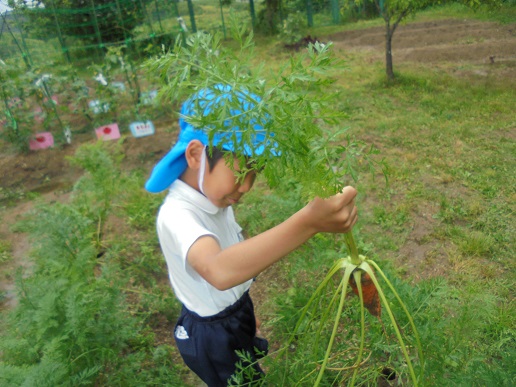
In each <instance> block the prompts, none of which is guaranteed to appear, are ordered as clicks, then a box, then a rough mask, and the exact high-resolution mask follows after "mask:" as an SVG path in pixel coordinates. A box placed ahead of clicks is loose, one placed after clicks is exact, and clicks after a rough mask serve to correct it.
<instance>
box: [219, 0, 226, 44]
mask: <svg viewBox="0 0 516 387" xmlns="http://www.w3.org/2000/svg"><path fill="white" fill-rule="evenodd" d="M219 6H220V18H221V19H222V32H223V33H224V39H226V23H224V11H223V10H222V0H219Z"/></svg>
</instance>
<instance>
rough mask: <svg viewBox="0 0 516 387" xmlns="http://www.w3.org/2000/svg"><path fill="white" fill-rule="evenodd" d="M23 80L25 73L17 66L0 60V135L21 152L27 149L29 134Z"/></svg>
mask: <svg viewBox="0 0 516 387" xmlns="http://www.w3.org/2000/svg"><path fill="white" fill-rule="evenodd" d="M25 82H26V80H25V74H24V73H23V72H22V69H21V68H20V67H19V66H16V65H13V64H12V63H10V62H9V61H7V62H4V61H2V60H0V98H1V100H2V102H1V103H2V105H3V106H2V110H3V112H4V114H3V117H0V121H2V122H1V123H2V126H3V128H2V132H1V133H0V135H1V137H2V138H4V139H5V140H6V141H7V142H9V143H11V144H13V145H14V146H15V147H16V149H17V150H19V151H22V152H27V151H28V150H29V138H30V136H31V131H30V129H29V127H28V122H27V114H26V108H27V106H26V103H25V101H24V99H25V98H24V94H25V91H24V83H25Z"/></svg>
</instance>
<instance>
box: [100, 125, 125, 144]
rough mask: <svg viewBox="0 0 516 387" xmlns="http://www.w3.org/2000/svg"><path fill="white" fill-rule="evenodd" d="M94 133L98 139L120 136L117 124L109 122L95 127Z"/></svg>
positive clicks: (114, 138)
mask: <svg viewBox="0 0 516 387" xmlns="http://www.w3.org/2000/svg"><path fill="white" fill-rule="evenodd" d="M95 134H96V135H97V138H98V139H99V140H104V141H107V140H116V139H117V138H120V131H119V130H118V124H109V125H104V126H101V127H100V128H97V129H95Z"/></svg>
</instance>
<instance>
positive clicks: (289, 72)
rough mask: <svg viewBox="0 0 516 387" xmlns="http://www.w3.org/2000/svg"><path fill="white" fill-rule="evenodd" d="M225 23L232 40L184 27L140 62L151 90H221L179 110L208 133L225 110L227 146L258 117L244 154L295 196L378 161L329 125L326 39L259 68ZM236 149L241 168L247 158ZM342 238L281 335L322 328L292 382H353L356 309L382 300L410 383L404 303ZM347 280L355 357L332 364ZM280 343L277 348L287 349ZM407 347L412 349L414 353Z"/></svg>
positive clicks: (412, 371)
mask: <svg viewBox="0 0 516 387" xmlns="http://www.w3.org/2000/svg"><path fill="white" fill-rule="evenodd" d="M230 24H231V28H230V32H231V36H232V38H233V40H234V41H235V42H237V43H238V48H237V49H231V50H230V49H227V48H225V47H224V46H223V45H222V42H221V36H219V35H209V34H193V35H190V36H189V37H188V38H187V39H186V42H185V44H182V42H179V41H178V42H177V43H176V45H175V46H174V47H173V49H172V50H171V51H169V52H167V53H164V54H163V55H162V56H160V57H158V58H154V59H152V60H149V61H148V62H147V64H146V67H147V68H148V70H149V71H151V72H153V73H154V74H157V75H158V76H159V78H160V79H161V81H162V87H161V90H160V96H161V97H162V98H163V99H165V100H173V101H177V100H181V99H184V98H185V97H186V96H188V95H190V94H191V93H193V92H195V91H198V90H200V89H203V88H205V87H211V88H212V90H214V93H215V94H217V93H220V98H224V103H223V104H219V105H215V104H214V105H212V107H211V111H209V112H206V111H204V112H203V114H199V115H194V116H189V117H184V118H185V119H186V120H188V121H190V122H191V123H193V124H194V125H195V126H197V127H204V128H207V129H208V137H209V138H211V135H212V134H213V133H214V132H215V131H222V132H223V131H225V129H224V126H225V121H226V120H227V118H228V117H231V119H232V121H233V122H237V123H238V126H239V127H240V130H241V133H242V138H241V139H236V138H233V139H232V140H233V147H234V149H236V150H238V149H240V150H243V149H249V148H251V149H252V147H249V144H251V143H252V139H253V137H254V136H256V135H257V132H256V129H255V124H256V123H259V124H261V126H262V127H263V129H259V130H260V132H261V134H263V135H264V137H265V142H264V143H265V144H267V147H266V151H265V152H264V153H263V154H262V155H254V156H252V157H253V158H254V159H255V162H256V166H257V168H264V172H263V174H264V175H265V178H266V180H267V182H268V183H269V184H270V185H271V186H276V185H278V184H279V183H280V182H281V181H282V180H283V179H285V178H286V177H287V176H295V180H296V185H299V186H300V187H302V196H303V198H304V199H307V198H310V197H313V196H315V195H318V196H329V195H333V194H335V193H337V192H339V191H340V190H341V189H342V186H343V183H344V182H345V181H347V180H349V177H350V176H351V177H352V178H354V179H356V177H357V174H358V171H359V170H360V169H361V168H362V167H363V166H367V167H369V168H371V169H374V167H375V166H377V164H378V161H377V159H376V157H374V156H375V154H376V153H377V152H376V150H375V149H374V148H373V147H368V146H367V145H366V144H364V143H363V142H361V141H358V140H356V139H355V138H353V137H352V136H351V135H350V134H349V133H348V131H347V130H346V129H340V128H338V123H339V120H340V119H341V118H342V117H343V116H344V114H343V113H342V112H338V111H335V110H332V109H333V108H332V107H331V104H330V102H331V101H333V100H335V99H337V98H339V97H340V95H339V92H338V90H337V88H336V87H334V86H333V80H332V77H331V75H332V74H333V73H334V72H336V71H342V70H343V69H344V64H343V63H342V62H339V61H337V60H336V58H335V57H334V56H333V54H332V44H331V43H328V44H322V43H315V44H313V45H310V46H309V47H307V50H306V51H305V52H304V53H303V54H301V55H296V56H292V57H290V58H289V60H288V61H286V62H285V63H284V64H283V65H282V66H280V67H279V68H277V69H276V68H274V69H268V68H267V66H266V64H264V63H262V64H259V65H257V64H255V63H254V62H253V60H254V59H255V56H254V49H255V47H254V43H253V35H252V33H247V31H246V29H245V27H243V26H241V25H239V24H238V23H236V22H235V21H234V20H231V23H230ZM216 85H222V87H221V86H216ZM214 86H216V87H215V88H213V87H214ZM228 94H229V96H228ZM242 100H243V101H244V102H242ZM242 104H246V105H247V108H249V106H250V109H249V110H248V111H247V112H246V113H245V115H242V114H241V113H240V112H241V111H242V110H243V109H242ZM236 153H237V154H238V153H239V152H238V151H237V152H236ZM240 154H242V155H243V152H240ZM241 157H242V160H241V168H242V167H243V166H244V165H245V162H246V160H245V159H244V158H243V156H241ZM344 242H345V244H346V246H347V249H348V251H349V255H348V256H346V257H344V258H340V259H338V260H337V261H336V262H335V263H334V265H333V266H332V268H331V269H330V271H329V272H328V274H327V275H326V277H325V278H324V279H323V280H322V282H321V283H320V285H319V286H318V287H317V289H316V290H315V291H314V292H313V295H312V296H311V298H310V299H309V301H308V304H307V305H306V306H305V307H304V308H303V309H302V311H301V313H300V317H299V322H298V323H297V324H296V327H295V329H294V332H293V334H292V337H291V338H290V340H289V342H288V344H289V345H290V343H292V341H293V340H294V339H298V338H299V337H300V336H302V335H301V334H302V331H303V330H304V329H305V327H307V326H319V327H321V328H320V329H319V330H318V332H317V336H318V337H321V339H322V341H321V342H323V343H324V346H325V348H326V349H325V351H324V354H323V356H322V359H320V360H319V361H317V362H316V364H315V366H314V369H313V370H312V371H310V372H309V373H308V375H300V377H301V379H300V381H299V382H298V383H300V384H302V383H306V382H307V380H311V378H312V374H314V375H316V376H315V380H314V381H313V385H319V384H321V382H322V380H323V376H324V375H325V372H326V371H327V370H329V369H330V368H331V369H332V370H337V371H346V370H347V371H349V370H350V371H351V376H350V379H349V384H350V385H353V384H355V383H356V382H357V372H358V370H359V368H360V366H361V365H362V364H363V363H364V362H365V361H366V360H367V359H366V357H365V330H366V327H365V325H366V320H365V312H364V311H365V309H367V310H368V311H369V312H370V313H371V314H373V315H374V316H376V317H377V318H378V320H380V319H381V312H382V309H383V310H385V312H386V314H387V316H388V319H387V321H388V322H389V324H390V326H391V327H392V329H393V331H394V336H395V339H396V340H397V342H398V346H397V347H398V349H399V351H400V352H401V354H402V356H403V359H404V361H405V364H406V367H407V369H408V375H409V376H408V378H409V379H410V380H411V382H412V383H413V384H414V385H417V384H418V382H419V380H420V378H421V374H422V372H423V355H422V351H421V344H420V341H419V338H418V335H417V331H416V327H415V324H414V321H413V319H412V317H411V315H410V313H409V310H408V308H407V307H406V306H405V304H404V303H403V301H402V300H401V297H400V296H399V295H398V293H397V292H396V289H395V287H394V286H393V284H392V283H391V282H390V281H389V279H388V278H387V276H386V275H385V273H384V272H383V271H382V269H381V268H380V267H379V265H378V264H377V263H376V262H374V261H373V260H371V259H368V258H367V257H365V256H363V255H361V254H360V253H359V251H358V249H357V245H356V242H355V239H354V237H353V234H352V233H348V234H345V236H344ZM335 278H337V287H336V289H335V288H334V279H335ZM384 283H385V286H384V285H383V284H384ZM349 285H351V288H352V289H353V290H354V292H355V293H356V294H357V295H358V297H359V299H360V316H361V318H360V334H359V335H360V340H359V346H358V349H357V352H356V357H355V360H354V361H353V362H352V363H351V364H350V365H346V366H343V365H341V366H338V367H336V366H334V363H335V359H336V358H337V357H339V354H338V353H337V354H336V353H334V351H333V348H334V343H335V341H336V337H337V336H338V334H339V331H340V329H341V326H342V324H341V319H342V316H343V311H344V306H345V304H346V301H347V295H348V289H349V288H350V286H349ZM384 288H385V290H389V292H390V293H392V294H393V295H394V298H395V300H396V302H397V303H399V305H400V307H401V309H402V311H403V312H404V314H405V315H406V318H407V319H408V328H409V330H411V331H412V332H413V335H414V341H412V340H411V341H410V343H409V342H408V341H407V337H406V335H405V333H404V330H405V327H403V328H402V327H400V326H399V325H398V323H397V321H396V318H395V316H394V313H393V308H392V307H391V303H390V301H389V300H388V299H387V293H386V291H385V290H384ZM328 289H330V291H329V293H328ZM328 294H329V299H328V298H327V297H328ZM320 305H322V306H323V307H322V309H323V311H322V313H315V312H314V311H315V309H316V308H318V307H319V306H320ZM335 306H336V307H335ZM314 316H315V317H314ZM328 321H331V322H332V323H331V325H332V328H331V330H330V333H329V337H327V338H326V339H323V338H324V333H325V332H323V330H322V327H324V326H326V325H327V323H328ZM380 323H381V320H380ZM289 345H287V346H286V347H285V348H284V349H283V350H281V351H280V353H279V355H281V356H283V355H285V353H288V352H289V350H288V348H290V346H289ZM413 348H416V349H417V350H416V353H415V354H414V353H413V352H414V350H413ZM287 357H288V356H286V358H287ZM416 358H417V359H418V361H419V363H420V372H419V373H418V372H416V367H415V365H414V360H415V359H416ZM330 363H331V366H330ZM242 372H246V371H242Z"/></svg>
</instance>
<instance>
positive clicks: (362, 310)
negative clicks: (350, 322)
mask: <svg viewBox="0 0 516 387" xmlns="http://www.w3.org/2000/svg"><path fill="white" fill-rule="evenodd" d="M353 277H354V278H355V282H356V284H357V289H358V297H359V298H360V348H359V349H358V355H357V361H356V363H355V369H354V370H353V376H352V377H351V383H350V385H351V386H354V385H355V380H356V377H357V373H358V366H359V365H360V363H361V361H362V355H363V353H364V343H365V308H364V295H363V293H362V270H355V271H354V272H353Z"/></svg>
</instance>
